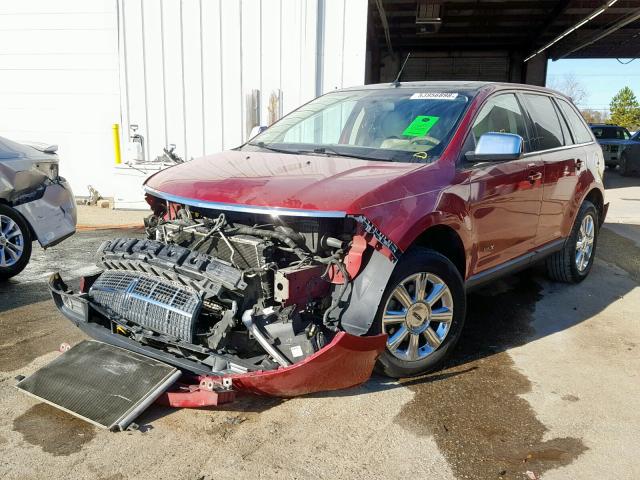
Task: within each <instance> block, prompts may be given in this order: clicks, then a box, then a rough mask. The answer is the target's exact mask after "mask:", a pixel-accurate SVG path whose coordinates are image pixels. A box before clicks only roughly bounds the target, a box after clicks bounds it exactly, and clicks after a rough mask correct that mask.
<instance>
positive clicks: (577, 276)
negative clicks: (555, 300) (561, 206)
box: [546, 200, 600, 283]
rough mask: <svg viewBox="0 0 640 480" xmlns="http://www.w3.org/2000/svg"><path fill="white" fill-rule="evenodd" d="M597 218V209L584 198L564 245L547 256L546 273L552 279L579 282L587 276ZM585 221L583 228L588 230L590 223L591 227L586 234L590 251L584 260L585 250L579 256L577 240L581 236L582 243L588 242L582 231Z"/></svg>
mask: <svg viewBox="0 0 640 480" xmlns="http://www.w3.org/2000/svg"><path fill="white" fill-rule="evenodd" d="M587 217H590V221H589V220H586V219H587ZM598 220H599V219H598V211H597V210H596V207H595V206H594V205H593V203H591V202H589V201H588V200H585V201H584V203H583V204H582V206H581V207H580V211H579V212H578V215H577V216H576V220H575V222H574V224H573V228H572V229H571V234H570V235H569V237H568V238H567V241H566V242H565V244H564V247H563V248H562V250H560V251H559V252H556V253H554V254H553V255H551V256H550V257H549V258H547V262H546V263H547V274H548V276H549V277H550V278H551V279H552V280H555V281H557V282H565V283H580V282H581V281H583V280H584V279H585V278H587V276H588V275H589V272H590V271H591V267H592V265H593V259H594V258H595V254H596V245H597V243H598V226H599V225H600V224H599V222H598ZM585 222H587V227H586V229H585V230H589V227H588V225H591V229H592V230H591V233H590V234H588V237H589V236H590V237H591V240H590V251H589V253H588V258H586V262H585V257H584V255H587V252H586V251H585V250H583V252H582V253H583V257H580V256H579V252H578V242H579V240H580V238H583V240H582V242H583V243H582V245H586V244H589V239H588V238H587V240H586V244H585V243H584V242H585V241H584V234H583V233H582V230H583V225H585Z"/></svg>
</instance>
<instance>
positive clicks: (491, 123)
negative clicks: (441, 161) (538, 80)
mask: <svg viewBox="0 0 640 480" xmlns="http://www.w3.org/2000/svg"><path fill="white" fill-rule="evenodd" d="M488 132H501V133H515V134H518V135H520V136H521V137H522V138H523V139H524V152H525V156H523V158H520V159H518V160H511V161H506V162H484V163H479V164H475V165H465V166H464V167H463V168H465V169H467V170H468V174H469V182H470V195H469V213H470V219H471V222H472V223H473V225H472V230H473V231H474V233H475V242H474V244H475V247H474V252H473V256H474V258H473V260H472V265H471V269H472V271H471V272H470V273H471V274H476V273H480V272H482V271H484V270H487V269H489V268H492V267H495V266H497V265H499V264H502V263H504V262H506V261H509V260H512V259H514V258H516V257H519V256H521V255H523V254H525V253H527V252H528V251H529V250H531V249H532V248H533V246H534V241H535V237H536V231H537V228H538V217H539V214H540V207H541V203H542V179H543V176H544V164H543V162H542V160H541V158H540V157H539V156H536V155H535V154H533V155H531V154H529V155H526V154H527V152H530V150H531V147H530V140H529V138H530V136H529V133H528V130H527V122H526V120H525V116H524V115H523V111H522V108H521V106H520V103H519V101H518V99H517V98H516V96H515V95H514V94H513V93H504V94H499V95H496V96H495V97H492V98H490V99H489V100H488V101H487V103H486V104H485V105H484V106H483V108H482V109H481V111H480V113H479V114H478V117H477V118H476V120H475V122H474V125H473V128H472V133H471V135H473V137H474V140H476V141H477V139H479V138H480V136H481V135H482V134H484V133H488Z"/></svg>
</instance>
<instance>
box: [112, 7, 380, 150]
mask: <svg viewBox="0 0 640 480" xmlns="http://www.w3.org/2000/svg"><path fill="white" fill-rule="evenodd" d="M118 8H119V28H120V83H121V90H122V95H121V102H122V117H123V118H122V124H123V127H124V128H123V130H124V131H123V137H124V138H126V133H127V128H128V125H130V124H137V125H139V132H140V133H141V134H142V135H143V136H144V137H145V140H146V155H147V158H153V157H155V156H156V155H158V154H159V153H160V152H161V150H162V147H163V146H165V145H167V144H169V143H174V144H176V145H177V147H178V148H177V151H178V153H179V154H180V155H182V156H185V157H186V158H191V157H198V156H201V155H203V154H205V153H214V152H217V151H220V150H223V149H226V148H233V147H236V146H238V145H239V144H241V143H242V142H243V141H244V140H246V138H247V132H248V131H249V129H250V127H251V123H252V122H251V120H252V118H253V117H252V116H251V115H252V114H251V108H250V105H248V102H249V97H251V95H252V93H254V91H256V90H258V91H259V92H260V95H259V98H260V104H259V109H258V110H259V117H260V124H268V120H269V118H272V117H273V116H274V115H275V116H276V117H277V116H278V112H275V114H274V112H271V115H270V109H271V110H273V109H274V107H275V109H276V110H279V111H280V112H282V113H287V112H289V111H291V110H292V109H294V108H296V107H297V106H299V105H301V104H302V103H304V102H306V101H308V100H310V99H312V98H314V97H315V96H316V95H317V94H319V93H324V92H327V91H329V90H333V89H335V88H342V87H343V86H351V85H359V84H362V83H364V71H365V49H366V28H367V1H366V0H163V1H162V2H160V1H157V0H118ZM272 96H273V97H274V98H279V99H280V101H281V105H279V108H278V105H277V102H276V104H275V105H274V104H273V103H272V102H270V97H272ZM247 117H249V118H247ZM124 138H123V139H124Z"/></svg>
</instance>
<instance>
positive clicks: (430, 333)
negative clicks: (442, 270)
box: [382, 272, 453, 361]
mask: <svg viewBox="0 0 640 480" xmlns="http://www.w3.org/2000/svg"><path fill="white" fill-rule="evenodd" d="M452 321H453V296H452V294H451V290H450V289H449V287H448V286H447V284H446V283H445V282H444V281H443V280H442V279H441V278H440V277H438V276H437V275H434V274H432V273H426V272H421V273H415V274H413V275H410V276H408V277H407V278H405V279H404V280H402V281H401V282H399V283H398V285H397V286H396V287H395V288H394V290H393V292H392V293H391V295H390V297H389V299H388V300H387V303H386V304H385V308H384V314H383V316H382V331H383V332H384V333H386V334H387V335H388V339H387V349H388V350H389V352H390V353H391V354H392V355H393V356H394V357H396V358H399V359H400V360H404V361H418V360H423V359H424V358H426V357H428V356H429V355H431V354H432V353H433V352H435V351H436V350H437V349H438V347H440V345H441V344H442V342H443V341H444V340H445V338H446V337H447V334H448V333H449V330H450V329H451V322H452Z"/></svg>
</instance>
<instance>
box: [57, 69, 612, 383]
mask: <svg viewBox="0 0 640 480" xmlns="http://www.w3.org/2000/svg"><path fill="white" fill-rule="evenodd" d="M603 170H604V160H603V156H602V150H601V149H600V147H599V146H598V144H597V143H596V141H595V139H594V137H593V135H592V133H591V131H590V129H589V128H588V126H587V125H586V123H585V122H584V121H583V119H582V117H581V116H580V114H579V113H578V111H577V110H576V108H575V107H574V106H573V105H572V104H571V102H570V101H569V100H568V99H567V98H566V97H564V96H563V95H561V94H559V93H557V92H554V91H551V90H547V89H544V88H537V87H533V86H529V85H516V84H499V83H477V82H439V83H434V82H419V83H402V84H401V85H394V84H392V85H389V84H385V85H370V86H366V87H357V88H350V89H345V90H340V91H335V92H331V93H328V94H326V95H324V96H322V97H319V98H317V99H315V100H313V101H311V102H309V103H307V104H306V105H304V106H302V107H300V108H299V109H298V110H296V111H294V112H292V113H291V114H289V115H287V116H286V117H284V118H283V119H282V120H280V121H279V122H277V123H276V124H274V125H273V126H271V127H270V128H268V129H267V130H266V131H264V132H262V133H260V134H259V135H258V136H256V137H255V138H253V139H251V140H250V141H249V142H248V143H246V144H245V145H243V146H241V147H239V148H237V149H235V150H232V151H226V152H222V153H219V154H215V155H211V156H207V157H204V158H200V159H197V160H193V161H190V162H186V163H184V164H181V165H177V166H175V167H171V168H168V169H166V170H164V171H162V172H160V173H157V174H156V175H154V176H153V177H151V178H150V179H149V180H148V181H147V182H146V184H145V189H146V192H147V200H148V202H149V204H150V206H151V209H152V210H153V214H152V215H151V216H150V217H149V218H148V219H147V221H146V231H147V237H148V238H147V239H146V240H142V239H128V238H120V239H114V240H113V241H110V242H106V243H105V244H103V245H102V246H101V247H100V250H99V252H98V257H99V258H98V262H99V264H100V265H101V266H102V268H103V271H102V272H101V273H100V274H98V275H95V276H93V277H90V278H86V279H84V281H83V284H82V285H83V287H82V291H81V293H80V294H77V295H76V294H70V293H69V289H68V288H67V286H66V285H65V284H64V283H63V282H62V280H61V279H60V277H59V276H54V277H52V279H51V289H52V291H53V295H54V299H55V301H56V303H57V305H58V307H59V308H60V309H61V310H62V311H63V312H64V313H65V314H66V315H67V316H68V317H69V318H71V319H72V320H73V321H74V322H75V323H76V324H77V325H78V326H79V327H81V328H82V329H83V330H85V331H86V332H87V333H88V334H89V335H91V336H93V337H95V338H98V339H100V340H102V341H105V342H108V343H112V344H115V345H118V346H121V347H124V348H128V349H130V350H135V351H138V352H140V353H144V354H145V355H148V356H152V357H154V358H156V359H160V360H162V361H165V362H167V363H171V364H173V365H177V366H179V367H180V368H181V369H182V370H183V371H187V372H190V373H194V374H196V375H200V376H202V375H210V376H211V375H214V376H216V375H217V376H221V377H224V376H231V377H233V378H234V379H235V380H234V381H235V382H236V384H237V385H240V386H241V387H245V388H247V389H249V390H252V391H258V392H261V393H271V394H282V395H291V394H297V393H305V392H307V391H313V390H317V389H327V388H339V387H344V386H349V385H350V384H355V383H358V382H361V381H363V380H364V379H365V378H366V377H367V376H368V375H369V374H370V372H371V368H372V367H373V363H374V361H375V360H376V358H377V360H378V365H379V367H380V368H381V370H383V371H384V372H385V373H386V374H388V375H390V376H394V377H402V376H410V375H416V374H420V373H424V372H427V371H430V370H433V369H434V368H437V367H438V365H439V364H440V363H441V362H442V360H443V359H444V358H445V357H446V356H447V355H448V354H449V353H450V352H451V351H452V349H453V347H454V345H455V343H456V341H457V340H458V338H459V336H460V332H461V330H462V327H463V324H464V320H465V315H467V308H466V298H465V296H466V292H467V291H468V290H470V289H472V288H475V287H477V286H479V285H481V284H484V283H486V282H489V281H491V280H494V279H495V278H497V277H499V276H502V275H505V274H507V273H510V272H513V271H515V270H518V269H522V268H526V267H528V266H530V265H532V264H533V263H534V262H537V261H540V260H544V261H545V262H546V265H547V269H548V272H549V275H550V276H551V277H552V278H553V279H555V280H559V281H563V282H580V281H582V280H583V279H584V278H585V277H586V276H587V275H588V274H589V271H590V269H591V266H592V264H593V260H594V253H595V248H596V242H597V236H598V229H599V227H600V226H601V224H602V222H603V220H604V217H605V215H606V211H607V205H606V204H605V203H604V189H603V184H602V175H603ZM468 313H469V314H470V315H473V312H468ZM382 334H384V335H382ZM378 353H380V355H379V356H378ZM265 375H266V376H265ZM269 375H271V376H269ZM256 378H259V379H263V380H264V379H265V378H266V379H268V381H263V382H262V383H260V380H259V379H258V380H256ZM278 378H280V379H285V380H280V381H279V380H277V379H278ZM279 382H280V383H279ZM305 382H306V384H305Z"/></svg>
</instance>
